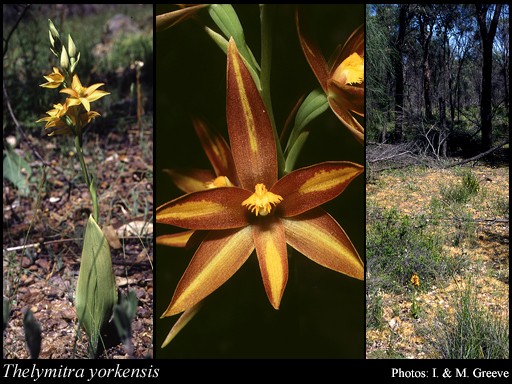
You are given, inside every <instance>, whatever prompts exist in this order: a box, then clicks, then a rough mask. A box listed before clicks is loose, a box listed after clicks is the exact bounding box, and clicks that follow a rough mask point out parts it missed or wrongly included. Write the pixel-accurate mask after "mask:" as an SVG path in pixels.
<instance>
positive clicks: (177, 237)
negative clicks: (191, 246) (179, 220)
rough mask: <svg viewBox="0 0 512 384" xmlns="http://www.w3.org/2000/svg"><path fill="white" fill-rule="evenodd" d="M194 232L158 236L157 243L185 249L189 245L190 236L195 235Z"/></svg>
mask: <svg viewBox="0 0 512 384" xmlns="http://www.w3.org/2000/svg"><path fill="white" fill-rule="evenodd" d="M194 232H195V231H194V230H190V231H185V232H180V233H173V234H171V235H162V236H157V238H156V243H157V244H160V245H167V246H168V247H179V248H184V247H185V246H186V245H187V242H188V240H189V239H190V236H192V234H193V233H194Z"/></svg>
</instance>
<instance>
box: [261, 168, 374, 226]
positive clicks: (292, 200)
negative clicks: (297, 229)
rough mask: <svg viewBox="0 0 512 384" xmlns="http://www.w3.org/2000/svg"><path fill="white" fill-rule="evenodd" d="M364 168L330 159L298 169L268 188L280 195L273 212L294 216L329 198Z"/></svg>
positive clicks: (340, 190) (333, 196)
mask: <svg viewBox="0 0 512 384" xmlns="http://www.w3.org/2000/svg"><path fill="white" fill-rule="evenodd" d="M363 171H364V167H363V166H362V165H359V164H355V163H351V162H349V161H329V162H325V163H321V164H315V165H312V166H310V167H305V168H301V169H297V170H295V171H293V172H291V173H289V174H288V175H286V176H284V177H283V178H282V179H280V180H279V181H278V182H277V183H276V185H274V187H273V188H272V189H271V192H272V193H275V194H277V195H280V196H281V197H282V198H283V201H281V202H280V203H279V204H278V205H277V207H276V214H277V215H279V216H282V217H289V216H295V215H298V214H300V213H302V212H305V211H307V210H309V209H311V208H313V207H316V206H318V205H320V204H323V203H325V202H326V201H329V200H331V199H333V198H335V197H336V196H338V195H339V194H340V193H341V192H343V191H344V190H345V188H346V187H347V186H348V185H349V184H350V182H351V181H352V180H354V178H355V177H357V176H358V175H359V174H361V173H362V172H363Z"/></svg>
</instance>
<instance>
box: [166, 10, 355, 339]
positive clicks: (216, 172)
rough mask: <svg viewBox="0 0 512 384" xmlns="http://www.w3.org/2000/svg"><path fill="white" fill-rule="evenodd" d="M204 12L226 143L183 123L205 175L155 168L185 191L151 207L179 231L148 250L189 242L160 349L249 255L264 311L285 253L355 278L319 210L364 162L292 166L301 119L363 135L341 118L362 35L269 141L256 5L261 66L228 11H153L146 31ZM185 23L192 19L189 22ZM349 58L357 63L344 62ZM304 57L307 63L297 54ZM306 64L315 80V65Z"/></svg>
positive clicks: (197, 123)
mask: <svg viewBox="0 0 512 384" xmlns="http://www.w3.org/2000/svg"><path fill="white" fill-rule="evenodd" d="M204 8H207V9H208V12H209V14H210V16H211V18H212V20H213V21H214V22H215V23H216V25H217V26H218V27H219V29H220V30H221V32H222V34H223V35H222V34H220V33H217V32H214V31H213V30H212V29H210V28H209V27H206V26H204V28H205V30H206V32H207V33H208V35H209V36H211V37H212V39H213V40H214V41H215V42H216V43H217V44H218V45H219V47H220V48H221V49H222V50H223V51H224V52H225V53H226V55H227V66H226V68H227V69H226V117H227V128H228V135H229V144H228V142H227V141H226V140H225V139H224V138H223V136H222V135H220V134H219V133H218V132H217V131H216V130H215V129H213V128H212V127H211V126H210V125H209V124H207V123H206V122H205V121H204V120H203V119H201V118H198V117H196V116H193V117H192V121H193V125H194V127H195V129H196V132H197V134H198V136H199V138H200V140H201V143H202V145H203V148H204V150H205V152H206V154H207V156H208V158H209V160H210V162H211V164H212V168H213V171H210V170H199V169H191V168H181V169H180V168H177V169H170V170H166V172H167V173H168V174H169V175H170V176H171V178H172V180H173V181H174V182H175V184H176V186H178V188H180V189H181V190H182V191H183V192H185V194H184V195H182V196H180V197H177V198H174V199H171V200H170V201H168V202H166V203H164V204H162V205H160V206H159V207H158V208H157V212H156V221H157V223H162V224H168V225H173V226H176V227H180V228H184V229H187V231H185V232H179V233H174V234H166V235H162V236H159V237H157V243H158V244H162V245H167V246H171V247H193V246H197V245H198V247H197V249H196V251H195V254H194V256H193V257H192V260H191V261H190V264H189V266H188V267H187V269H186V271H185V272H184V274H183V277H182V278H181V280H180V282H179V284H178V286H177V287H176V290H175V292H174V295H173V297H172V299H171V302H170V303H169V305H168V307H167V309H166V310H165V312H164V313H163V314H162V317H167V316H174V315H177V314H180V313H182V312H183V314H182V315H181V317H180V319H179V320H178V321H177V322H176V324H175V325H174V327H173V328H172V329H171V332H170V333H169V335H168V337H167V338H166V340H165V341H164V343H163V345H162V346H165V345H168V344H169V343H170V341H171V340H172V339H173V338H174V337H175V336H176V334H177V333H178V332H179V331H180V330H181V329H182V328H183V327H184V326H185V325H186V324H187V322H188V321H190V320H191V319H192V317H193V316H194V315H195V314H196V313H197V312H198V309H199V308H200V306H201V305H202V302H203V301H204V300H205V299H206V298H207V297H208V296H209V295H210V294H211V293H212V292H214V291H215V290H216V289H218V288H219V287H220V286H221V285H223V284H224V283H225V282H226V281H227V280H228V279H229V278H230V277H231V276H232V275H234V274H235V273H236V272H237V271H238V270H239V268H240V267H241V266H242V265H243V264H244V263H245V262H246V260H247V259H248V258H249V257H250V256H251V254H253V251H255V254H256V257H257V260H258V264H259V268H260V271H261V276H262V280H263V287H264V289H265V292H266V295H267V297H268V300H269V302H270V304H271V306H272V307H273V308H275V309H279V308H280V305H281V301H282V298H283V295H284V293H285V287H286V285H287V281H288V278H289V266H288V261H289V258H290V257H291V255H290V250H291V249H294V250H296V251H297V252H299V253H300V254H302V255H304V256H306V257H307V258H309V259H310V260H312V261H314V262H315V263H317V264H319V265H321V266H324V267H326V268H329V269H331V270H334V271H336V272H339V273H342V274H345V275H347V276H350V277H352V278H355V279H359V280H363V279H364V263H363V261H362V259H361V257H360V256H359V253H358V252H357V249H356V248H355V247H354V245H353V244H352V242H351V241H350V238H349V237H348V236H347V234H346V233H345V231H344V230H343V228H342V227H341V226H340V225H339V224H338V222H337V221H336V220H335V219H334V218H333V217H332V216H331V215H329V213H327V212H326V211H325V210H324V209H323V208H322V207H320V205H322V204H324V203H326V202H328V201H330V200H332V199H335V198H336V197H337V196H339V195H340V194H341V193H342V192H343V191H344V190H345V189H346V188H347V186H348V185H349V184H350V183H351V182H352V181H353V180H354V179H355V178H356V177H357V176H358V175H360V174H361V173H362V172H363V171H364V167H363V166H361V165H359V164H356V163H354V162H351V161H324V162H321V163H319V164H313V165H309V166H305V167H302V168H299V169H295V164H296V161H297V158H298V156H299V154H300V153H301V150H302V148H303V146H304V143H305V141H306V139H307V137H308V133H309V131H308V129H306V126H307V124H308V123H309V122H310V121H311V120H313V119H314V118H315V117H317V116H319V115H320V114H321V113H323V112H324V111H326V110H327V109H328V108H329V106H331V108H332V110H333V111H334V113H335V114H336V115H337V116H338V118H340V120H341V121H342V122H343V124H344V125H345V126H347V127H348V128H349V130H350V131H351V132H352V133H353V134H354V136H355V138H356V139H357V141H359V142H362V138H363V136H364V129H363V128H362V125H361V123H360V122H359V121H358V120H357V119H356V118H354V117H353V116H352V115H350V114H349V115H347V113H349V112H347V111H353V112H355V113H357V114H359V115H362V112H363V110H362V109H361V108H360V107H361V106H363V105H364V87H363V86H362V85H363V84H364V66H361V62H362V60H364V51H361V50H360V48H361V41H363V42H364V35H362V36H361V31H363V30H364V28H362V27H360V28H358V29H357V31H356V32H355V34H356V36H357V38H356V39H357V44H355V43H353V42H351V41H354V38H353V37H351V38H350V39H349V41H348V42H347V44H346V45H345V47H346V48H344V49H343V50H341V51H340V54H339V55H338V57H337V59H336V60H335V64H336V68H337V69H338V68H339V70H336V69H334V73H336V74H335V75H334V74H333V76H332V77H333V79H331V80H328V79H327V78H328V73H327V64H326V63H325V60H324V64H325V69H326V71H325V73H324V74H323V75H322V76H323V77H322V80H321V84H322V91H319V90H314V91H312V92H311V93H310V94H309V95H308V96H307V97H303V98H302V99H301V101H302V102H299V103H298V104H297V106H296V108H295V109H294V112H293V113H292V114H291V115H290V117H289V119H288V122H289V124H287V126H288V127H289V128H285V129H283V132H281V134H278V130H277V127H276V124H275V119H274V111H273V109H272V102H271V98H270V57H271V46H272V24H273V23H272V20H273V18H272V6H267V5H262V6H260V20H261V38H262V52H261V63H258V62H257V61H256V59H255V58H254V55H253V54H252V52H251V49H250V48H249V47H248V46H247V44H246V42H245V37H244V33H243V29H242V27H241V24H240V22H239V19H238V17H237V14H236V12H235V11H234V9H233V7H232V6H230V5H225V4H224V5H201V6H192V7H189V8H183V9H180V10H178V11H174V12H170V13H168V14H164V15H160V16H157V31H159V30H160V31H161V30H164V29H166V28H169V27H171V26H173V25H175V24H177V23H179V22H183V21H185V20H187V19H188V18H190V17H194V18H197V13H198V12H199V11H200V10H201V9H204ZM299 12H300V17H301V20H302V16H303V14H302V11H299V10H297V16H296V18H297V30H298V37H299V38H298V41H297V43H298V42H299V41H300V43H301V44H302V46H303V47H304V43H303V42H307V43H308V44H312V43H311V41H312V40H310V39H309V38H304V37H303V36H302V35H301V29H302V28H299V27H300V26H301V25H302V24H300V23H302V21H301V22H300V23H299ZM197 21H199V22H200V23H201V21H200V19H198V18H197ZM363 46H364V44H363ZM363 49H364V48H363ZM306 50H307V47H306ZM349 51H353V52H349ZM352 54H356V56H357V57H356V56H352V58H351V59H347V57H350V55H352ZM306 58H307V59H308V61H309V60H310V58H309V57H308V55H307V54H306ZM310 64H311V62H310ZM311 66H312V69H313V71H314V72H315V74H317V68H316V66H315V64H314V63H313V64H311ZM322 68H323V67H322ZM333 68H334V67H333ZM317 77H318V75H317ZM324 78H325V79H324ZM319 80H320V78H319ZM323 80H326V81H325V82H324V83H325V84H324V83H322V82H323ZM328 83H329V84H331V85H328ZM347 84H348V86H347ZM324 85H325V88H323V86H324ZM332 89H336V91H332ZM361 90H362V92H361ZM333 105H334V107H333ZM340 111H341V112H340ZM359 112H361V113H359ZM347 116H350V118H349V117H347ZM290 130H291V132H290ZM361 132H362V133H361ZM357 141H356V140H354V141H353V143H347V144H343V143H341V144H342V145H341V146H342V147H343V145H351V146H359V148H360V149H361V150H363V147H360V144H359V143H358V142H357ZM361 215H364V211H362V212H361ZM287 245H289V246H290V247H291V248H288V247H287ZM255 289H258V288H257V287H255ZM361 297H363V296H361Z"/></svg>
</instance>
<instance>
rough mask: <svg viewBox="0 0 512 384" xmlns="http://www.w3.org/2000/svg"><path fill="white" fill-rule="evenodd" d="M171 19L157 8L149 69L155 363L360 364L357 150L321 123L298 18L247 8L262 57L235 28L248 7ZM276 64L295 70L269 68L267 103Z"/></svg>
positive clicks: (332, 121) (212, 8)
mask: <svg viewBox="0 0 512 384" xmlns="http://www.w3.org/2000/svg"><path fill="white" fill-rule="evenodd" d="M179 7H180V8H181V9H176V8H177V7H176V6H174V8H173V7H172V6H161V9H163V10H168V11H167V13H162V12H159V11H158V9H159V7H158V6H157V14H158V16H157V20H156V22H157V31H160V32H159V34H157V46H159V47H161V46H164V45H165V46H167V47H169V49H168V50H163V51H162V55H161V56H158V57H159V60H157V76H158V77H159V81H158V82H157V84H161V86H159V87H157V96H158V97H157V99H158V101H157V109H159V110H161V111H162V113H161V114H159V122H157V130H158V135H159V138H161V139H159V140H158V145H157V148H156V156H157V160H156V161H157V163H159V164H160V166H159V167H160V169H161V171H162V173H161V176H160V178H159V180H162V184H159V186H158V187H157V189H156V198H157V204H158V205H159V206H158V208H157V211H156V222H157V239H156V242H157V245H158V248H157V260H158V261H157V262H158V263H159V266H160V267H159V268H158V270H157V271H156V273H157V278H156V279H157V281H158V284H157V295H158V300H157V308H156V310H157V311H158V312H159V314H160V319H158V320H157V321H156V323H155V327H156V328H157V330H159V332H156V334H157V335H162V336H163V338H162V339H157V341H156V343H157V345H159V346H160V348H161V349H160V350H159V352H158V354H157V357H244V356H245V357H271V356H276V357H292V356H297V357H314V356H317V357H319V356H326V357H329V356H330V357H336V356H338V357H341V356H345V357H363V356H364V348H363V342H362V341H363V340H364V321H363V318H364V289H363V283H362V280H363V279H364V262H363V259H362V258H361V256H360V252H361V249H362V243H363V242H362V239H363V234H364V225H363V223H364V220H363V219H364V204H363V202H364V193H363V190H362V189H361V190H360V186H361V185H362V184H361V182H362V180H361V177H358V176H359V175H360V174H361V173H363V172H364V167H363V166H362V165H360V164H361V163H362V159H363V156H364V152H363V151H362V147H361V146H360V145H359V144H358V143H356V141H355V140H353V138H352V135H351V134H350V133H349V131H347V130H340V129H339V127H340V126H342V124H341V123H340V121H339V120H338V118H337V117H336V116H335V115H331V114H322V113H323V112H324V111H325V110H326V109H328V108H329V102H328V98H327V96H325V95H323V94H321V95H319V91H318V90H316V89H314V88H316V86H315V85H314V81H315V80H316V79H315V78H314V76H313V73H312V72H311V69H310V68H309V67H308V63H307V60H306V58H305V57H304V54H303V52H302V50H301V45H300V39H299V38H298V34H297V29H296V26H295V9H294V7H293V6H283V8H279V7H280V6H275V5H260V6H259V10H260V18H259V24H260V31H261V36H260V37H261V51H257V50H255V47H254V46H252V45H253V43H254V35H250V33H251V32H253V30H255V28H247V26H248V25H249V26H251V25H252V24H251V23H250V22H249V23H247V21H246V20H247V19H246V16H247V15H249V14H251V13H252V12H253V11H255V10H257V9H258V6H257V5H251V6H250V5H236V6H232V5H229V4H212V5H202V6H182V5H180V6H179ZM338 9H339V8H338ZM351 9H352V8H351ZM363 9H364V8H363V7H360V11H361V13H360V15H359V16H360V18H359V19H356V20H361V21H362V20H363V17H364V12H363ZM322 10H324V9H322ZM164 12H165V11H164ZM242 14H243V15H246V16H242ZM277 15H279V17H283V19H284V20H286V23H284V24H279V27H280V32H279V33H278V34H275V33H273V31H274V28H275V27H277V25H278V24H277V22H275V21H276V20H277V18H278V16H277ZM359 16H358V17H359ZM207 18H211V20H210V22H209V21H208V20H207ZM253 20H255V19H253ZM211 21H213V25H212V23H211ZM361 21H359V24H360V23H361ZM242 24H243V25H244V28H242ZM284 25H286V28H284V27H283V26H284ZM353 26H354V23H353V22H352V20H351V21H350V23H349V25H347V26H344V28H343V34H345V33H347V32H348V34H347V35H346V36H348V35H349V34H350V33H351V32H349V28H352V27H353ZM196 31H197V33H196ZM276 32H277V31H276ZM281 32H284V33H283V34H281ZM250 36H252V37H250ZM329 38H330V39H331V37H329ZM274 39H275V40H274ZM249 42H251V43H250V44H249ZM212 43H213V44H212ZM274 43H275V44H276V46H279V47H282V48H276V49H275V51H274V52H273V53H272V47H273V44H274ZM288 46H290V47H292V46H293V48H294V50H293V51H292V52H293V54H292V56H289V55H287V52H286V50H287V48H288ZM192 47H201V48H199V49H195V48H194V49H192ZM203 48H204V49H206V51H205V52H203ZM219 48H220V49H219ZM253 52H254V53H255V54H253ZM280 57H282V58H283V59H286V61H287V63H288V64H290V63H294V64H297V63H298V64H300V65H298V66H296V67H297V68H298V69H300V70H301V71H302V70H304V71H306V70H307V72H305V73H307V75H306V76H304V75H300V76H296V74H295V73H293V72H291V70H292V69H293V68H294V67H295V65H294V66H290V65H288V68H287V69H284V68H280V67H279V66H278V65H276V68H278V72H279V71H281V72H280V73H281V74H285V76H286V77H282V75H280V74H278V72H273V74H275V79H276V82H277V84H284V83H285V82H286V80H287V78H288V77H287V76H288V75H289V80H290V81H291V82H292V83H291V84H292V86H287V87H286V88H283V89H282V91H283V92H281V96H282V95H283V94H284V93H290V98H289V99H287V100H286V99H283V98H282V97H281V98H280V97H277V98H276V97H275V94H274V92H272V98H271V97H270V96H271V91H273V90H274V89H275V88H273V86H271V84H272V83H271V81H270V74H271V73H270V68H271V63H272V68H273V64H274V63H277V60H276V59H278V58H280ZM182 62H183V63H187V64H184V66H180V63H182ZM169 64H170V65H169ZM351 65H352V64H351ZM356 65H357V63H356ZM160 68H161V69H160ZM169 69H170V71H169ZM283 70H284V71H283ZM176 73H180V76H176ZM173 74H174V75H173ZM198 74H200V76H198ZM349 75H350V76H355V72H350V73H349ZM339 76H344V74H340V75H339ZM361 76H364V72H363V73H361V74H360V77H361ZM306 77H307V80H306ZM272 78H273V79H274V77H272ZM185 79H186V81H185ZM298 79H299V80H298ZM354 79H355V80H354ZM303 80H306V81H305V82H304V84H302V86H299V87H297V85H301V83H302V82H303ZM360 80H361V79H360V78H355V77H353V78H352V77H351V83H355V82H356V81H360ZM309 82H311V83H309ZM312 90H314V91H313V92H311V91H312ZM220 92H221V94H222V96H221V97H219V93H220ZM224 92H225V93H224ZM303 92H307V93H308V92H311V93H310V94H309V96H308V97H305V96H306V95H307V93H306V95H304V96H303V97H300V96H301V94H303ZM277 94H279V93H277ZM317 96H321V97H317ZM297 100H299V101H298V102H297ZM294 104H295V105H296V106H295V108H293V105H294ZM290 111H291V113H290ZM283 113H284V114H285V115H284V116H283ZM220 115H223V116H220ZM320 115H322V116H320ZM197 116H204V117H205V118H206V119H207V120H206V119H204V118H203V117H201V118H199V117H197ZM224 119H225V120H224ZM313 120H315V121H314V122H312V121H313ZM285 121H286V122H285ZM283 123H284V126H281V125H282V124H283ZM325 124H327V126H325ZM214 126H215V128H216V129H214V128H213V127H214ZM322 126H324V127H322ZM164 127H165V128H164ZM225 127H227V129H226V128H225ZM193 128H195V131H194V129H193ZM217 129H218V131H217ZM326 129H327V130H326ZM310 133H311V135H310ZM333 134H334V137H333V136H332V135H333ZM327 135H331V137H328V136H327ZM197 137H199V141H200V143H201V145H202V148H203V150H204V152H203V151H201V152H198V151H196V149H199V148H200V146H199V145H198V141H197ZM225 138H226V139H225ZM308 138H310V139H309V140H307V139H308ZM227 139H229V140H227ZM306 142H307V143H306ZM309 143H311V144H309ZM204 154H206V156H204ZM312 155H313V156H312ZM206 158H207V159H206ZM204 160H209V163H210V169H206V168H207V167H206V166H205V161H204ZM170 182H172V184H173V185H172V184H171V183H170ZM354 185H355V186H357V187H354ZM355 188H356V189H355ZM359 192H360V193H359ZM328 212H330V213H328ZM340 212H344V216H343V214H342V215H341V216H340ZM354 215H356V216H354ZM340 219H341V221H340ZM356 223H357V224H356ZM347 225H348V227H347ZM347 228H348V229H347ZM355 228H358V229H355ZM344 229H347V232H345V230H344ZM358 231H359V233H358ZM354 233H355V234H356V236H355V242H354V243H353V242H352V241H351V239H350V237H349V235H350V236H353V234H354ZM354 244H355V245H354ZM184 255H189V256H185V257H183V256H184ZM187 264H188V266H187ZM324 267H325V268H324ZM180 276H181V278H180ZM178 280H179V281H178ZM262 283H263V284H262ZM262 288H263V289H262ZM317 288H319V289H318V290H317ZM331 289H332V291H331ZM315 293H316V294H317V296H316V297H315V299H313V296H314V295H315ZM312 294H313V296H311V295H312ZM269 304H270V305H269ZM355 308H357V309H355ZM359 323H360V325H359ZM356 324H357V325H356ZM355 329H357V331H355ZM169 330H170V332H169ZM322 330H323V331H322ZM320 333H324V334H323V335H320ZM166 334H167V337H165V335H166ZM329 334H330V336H329ZM292 335H293V336H292ZM159 337H161V336H157V338H159ZM164 338H165V340H164ZM290 338H291V339H290ZM244 340H245V341H244ZM327 340H331V341H329V342H327V344H326V341H327ZM355 340H357V341H355ZM359 341H361V343H360V345H359ZM354 342H355V343H356V346H355V347H354V344H353V343H354ZM329 344H330V345H329ZM315 345H316V346H320V345H322V347H320V348H321V349H320V350H319V349H317V347H316V346H315ZM351 345H352V347H351ZM263 346H265V347H263Z"/></svg>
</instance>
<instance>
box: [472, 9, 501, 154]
mask: <svg viewBox="0 0 512 384" xmlns="http://www.w3.org/2000/svg"><path fill="white" fill-rule="evenodd" d="M475 7H476V18H477V20H478V24H479V26H480V35H481V36H482V48H483V57H482V62H483V64H482V98H481V100H480V118H481V120H482V152H485V151H488V150H489V149H491V147H492V46H493V42H494V36H495V35H496V27H497V25H498V19H499V15H500V11H501V4H497V5H496V9H495V10H494V16H493V18H492V21H491V25H490V26H489V30H487V23H486V17H487V10H488V9H489V4H475Z"/></svg>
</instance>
